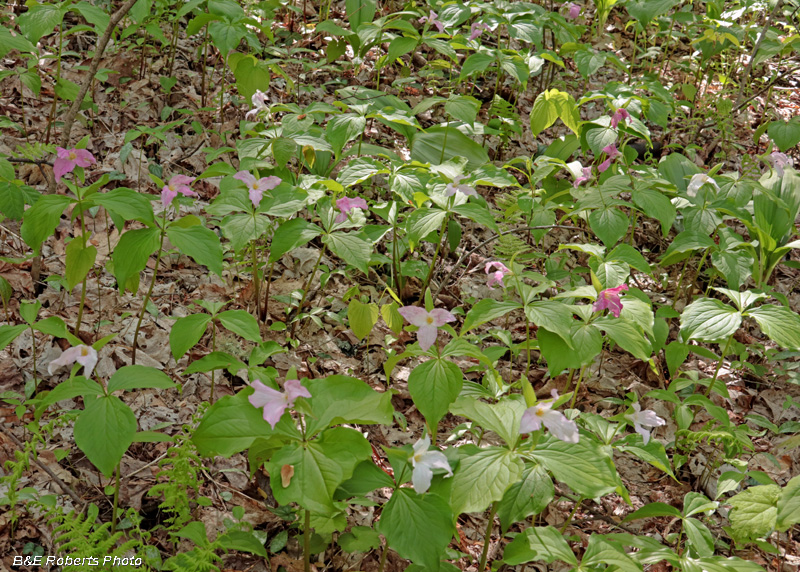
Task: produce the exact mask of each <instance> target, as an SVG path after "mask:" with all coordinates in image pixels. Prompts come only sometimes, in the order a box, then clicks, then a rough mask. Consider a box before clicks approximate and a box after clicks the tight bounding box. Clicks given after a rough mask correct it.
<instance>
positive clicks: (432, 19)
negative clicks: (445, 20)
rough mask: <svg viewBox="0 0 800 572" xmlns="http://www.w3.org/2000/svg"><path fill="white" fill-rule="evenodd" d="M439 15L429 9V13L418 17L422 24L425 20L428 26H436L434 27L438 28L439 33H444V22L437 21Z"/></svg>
mask: <svg viewBox="0 0 800 572" xmlns="http://www.w3.org/2000/svg"><path fill="white" fill-rule="evenodd" d="M438 18H439V15H438V14H437V13H436V12H434V11H433V10H431V13H430V14H429V15H428V16H423V17H422V18H420V19H419V23H420V24H424V23H425V22H427V23H428V25H430V26H436V29H437V30H439V33H440V34H442V33H444V24H442V23H441V22H440V21H439V19H438Z"/></svg>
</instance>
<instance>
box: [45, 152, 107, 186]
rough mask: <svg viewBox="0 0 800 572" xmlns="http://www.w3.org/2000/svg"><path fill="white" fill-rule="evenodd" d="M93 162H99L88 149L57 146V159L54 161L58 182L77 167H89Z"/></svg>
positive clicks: (54, 171) (54, 170)
mask: <svg viewBox="0 0 800 572" xmlns="http://www.w3.org/2000/svg"><path fill="white" fill-rule="evenodd" d="M92 163H97V160H96V159H95V158H94V155H92V154H91V153H89V151H87V150H86V149H64V148H63V147H56V160H55V162H54V163H53V173H54V174H55V176H56V182H58V181H60V180H61V177H63V176H64V175H66V174H67V173H71V172H72V171H74V170H75V167H88V166H89V165H91V164H92Z"/></svg>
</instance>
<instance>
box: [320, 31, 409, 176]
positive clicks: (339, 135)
mask: <svg viewBox="0 0 800 572" xmlns="http://www.w3.org/2000/svg"><path fill="white" fill-rule="evenodd" d="M397 39H400V38H397ZM393 43H394V42H393ZM366 126H367V119H366V118H365V117H364V116H362V115H355V114H352V113H345V114H344V115H337V116H336V117H334V118H332V119H331V120H330V121H328V125H327V126H326V127H325V132H326V135H327V138H328V141H330V143H331V147H333V152H334V155H336V156H339V155H341V153H342V149H344V146H345V145H347V143H348V142H349V141H352V140H353V139H355V138H357V137H359V136H360V135H362V134H363V133H364V129H365V128H366ZM348 166H349V165H348ZM339 182H341V179H339ZM342 184H343V185H344V183H342Z"/></svg>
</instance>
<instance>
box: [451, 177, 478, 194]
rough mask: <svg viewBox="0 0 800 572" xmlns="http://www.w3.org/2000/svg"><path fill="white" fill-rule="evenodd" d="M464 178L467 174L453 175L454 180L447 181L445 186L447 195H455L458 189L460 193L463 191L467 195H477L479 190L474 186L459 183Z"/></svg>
mask: <svg viewBox="0 0 800 572" xmlns="http://www.w3.org/2000/svg"><path fill="white" fill-rule="evenodd" d="M463 179H466V176H464V175H456V176H455V177H453V182H452V183H447V186H446V187H445V188H444V194H445V196H447V197H452V196H453V195H455V194H456V191H458V192H459V193H463V194H465V195H467V196H469V195H472V196H473V197H477V196H478V192H477V191H476V190H475V188H474V187H470V186H469V185H466V184H465V185H460V184H459V183H460V182H461V181H462V180H463Z"/></svg>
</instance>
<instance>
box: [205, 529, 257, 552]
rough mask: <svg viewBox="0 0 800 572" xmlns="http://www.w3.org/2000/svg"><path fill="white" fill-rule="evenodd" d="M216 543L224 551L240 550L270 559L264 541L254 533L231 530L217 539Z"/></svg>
mask: <svg viewBox="0 0 800 572" xmlns="http://www.w3.org/2000/svg"><path fill="white" fill-rule="evenodd" d="M216 543H217V544H219V546H221V547H222V548H223V549H224V550H238V551H240V552H247V553H249V554H255V555H257V556H261V557H262V558H268V555H267V549H266V548H264V542H263V539H261V538H260V537H256V535H255V533H254V532H245V531H244V530H229V531H228V532H226V533H225V534H222V535H220V536H218V537H217V540H216Z"/></svg>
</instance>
